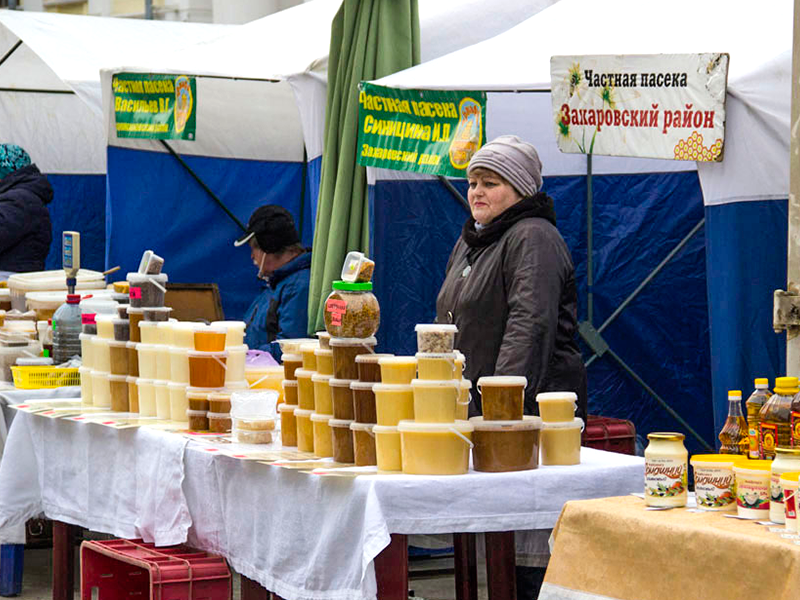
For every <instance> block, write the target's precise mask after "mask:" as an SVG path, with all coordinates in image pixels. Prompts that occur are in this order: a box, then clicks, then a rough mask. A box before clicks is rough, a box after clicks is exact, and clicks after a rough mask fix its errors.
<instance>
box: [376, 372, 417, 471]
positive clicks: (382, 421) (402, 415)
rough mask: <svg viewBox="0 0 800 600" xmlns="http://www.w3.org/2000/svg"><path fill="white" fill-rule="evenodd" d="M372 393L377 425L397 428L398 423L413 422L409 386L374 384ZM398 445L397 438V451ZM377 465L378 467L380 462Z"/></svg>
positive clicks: (411, 391)
mask: <svg viewBox="0 0 800 600" xmlns="http://www.w3.org/2000/svg"><path fill="white" fill-rule="evenodd" d="M372 391H373V392H374V393H375V415H376V419H377V421H376V422H377V423H378V425H381V426H384V427H397V424H398V423H399V422H400V421H413V420H414V391H413V389H412V388H411V385H401V384H392V383H376V384H375V386H374V387H373V388H372ZM398 435H399V434H398ZM399 444H400V439H399V437H398V449H399V447H400V446H399ZM378 464H379V466H380V462H379V463H378ZM389 470H399V469H389Z"/></svg>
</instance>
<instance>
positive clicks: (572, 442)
mask: <svg viewBox="0 0 800 600" xmlns="http://www.w3.org/2000/svg"><path fill="white" fill-rule="evenodd" d="M484 418H485V417H484ZM582 430H583V421H582V420H581V419H574V420H573V421H571V422H569V423H542V432H541V434H540V436H539V445H540V447H541V455H542V464H543V465H577V464H579V463H580V462H581V431H582Z"/></svg>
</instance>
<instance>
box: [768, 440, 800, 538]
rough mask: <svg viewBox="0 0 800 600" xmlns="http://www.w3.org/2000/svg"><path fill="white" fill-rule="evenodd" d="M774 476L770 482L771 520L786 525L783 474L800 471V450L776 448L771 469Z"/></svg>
mask: <svg viewBox="0 0 800 600" xmlns="http://www.w3.org/2000/svg"><path fill="white" fill-rule="evenodd" d="M770 470H771V472H772V476H771V478H770V482H769V520H770V521H772V522H773V523H784V522H785V520H786V515H785V511H784V506H783V491H782V490H781V474H783V473H788V472H790V471H800V448H783V447H781V446H778V447H777V448H775V460H773V461H772V468H771V469H770Z"/></svg>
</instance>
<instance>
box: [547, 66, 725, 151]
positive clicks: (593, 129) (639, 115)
mask: <svg viewBox="0 0 800 600" xmlns="http://www.w3.org/2000/svg"><path fill="white" fill-rule="evenodd" d="M728 58H729V57H728V55H727V54H719V53H707V54H652V55H622V56H599V55H598V56H553V57H551V59H550V79H551V86H552V88H551V89H552V98H553V113H554V116H555V128H556V139H557V140H558V147H559V149H560V150H561V151H562V152H569V153H583V154H602V155H607V156H640V157H647V158H666V159H671V160H693V161H703V162H712V161H721V160H722V150H723V142H724V139H725V136H724V134H725V91H726V88H727V83H728Z"/></svg>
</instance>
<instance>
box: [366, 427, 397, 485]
mask: <svg viewBox="0 0 800 600" xmlns="http://www.w3.org/2000/svg"><path fill="white" fill-rule="evenodd" d="M372 433H374V434H375V459H376V462H377V464H378V471H379V472H381V473H392V472H395V473H400V472H402V471H403V453H402V449H401V444H400V432H399V431H397V427H388V426H384V425H375V427H373V428H372Z"/></svg>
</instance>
